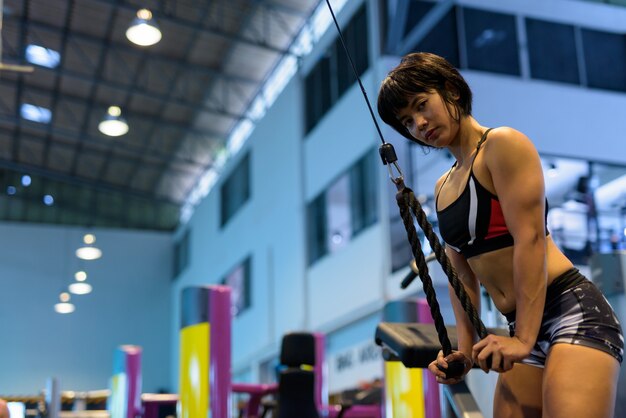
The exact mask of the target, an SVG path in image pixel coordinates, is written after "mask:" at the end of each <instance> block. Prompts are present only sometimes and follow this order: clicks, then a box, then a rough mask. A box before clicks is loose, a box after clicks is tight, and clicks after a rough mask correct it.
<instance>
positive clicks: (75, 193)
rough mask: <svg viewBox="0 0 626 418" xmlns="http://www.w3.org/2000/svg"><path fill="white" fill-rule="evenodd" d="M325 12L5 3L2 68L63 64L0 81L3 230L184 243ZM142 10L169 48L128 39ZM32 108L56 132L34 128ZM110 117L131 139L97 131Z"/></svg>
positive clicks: (212, 5) (308, 0) (269, 6)
mask: <svg viewBox="0 0 626 418" xmlns="http://www.w3.org/2000/svg"><path fill="white" fill-rule="evenodd" d="M318 2H319V0H160V1H159V0H146V1H135V0H119V1H105V0H4V5H3V8H2V10H3V27H2V31H1V34H2V62H3V63H4V64H17V65H32V64H29V63H28V62H27V61H26V59H25V51H26V48H27V46H28V45H31V44H32V45H39V46H43V47H45V48H49V49H52V50H55V51H57V52H58V53H59V54H60V62H59V64H58V66H57V67H55V68H47V67H44V66H40V65H35V66H34V67H35V69H34V71H33V72H32V73H21V72H15V71H11V70H7V69H3V70H0V220H5V221H15V222H36V223H50V224H68V225H83V226H90V227H91V226H107V227H117V228H138V229H153V230H173V229H174V228H175V227H176V226H177V224H178V220H179V212H180V208H181V206H182V204H183V203H184V201H185V199H186V198H187V196H188V194H189V192H190V191H191V190H192V188H193V187H194V186H195V185H196V183H197V181H198V179H199V177H200V176H201V174H202V173H204V172H205V171H206V170H207V169H208V168H210V167H211V164H212V162H213V160H214V158H215V157H216V154H217V153H219V152H220V151H221V150H222V149H223V148H224V146H225V144H226V140H227V138H228V135H229V133H230V132H231V130H232V128H233V127H234V126H235V124H236V123H237V122H239V121H241V120H242V118H245V117H246V110H247V108H248V105H249V104H250V103H251V101H252V99H253V98H254V97H255V96H256V93H257V92H258V91H259V88H260V87H261V85H262V83H263V82H264V81H265V79H266V78H267V76H268V75H269V74H270V72H271V70H272V69H273V68H274V67H275V65H276V64H277V62H278V60H279V59H281V58H282V57H283V56H284V54H286V53H288V51H289V47H290V45H291V43H292V40H293V38H294V36H295V35H296V34H297V33H298V32H299V31H300V30H301V28H302V27H303V25H304V23H305V21H306V19H308V18H309V17H310V14H311V12H312V11H313V9H314V7H315V6H316V5H317V4H318ZM140 8H148V9H150V10H151V11H152V13H153V16H154V19H155V21H156V23H157V24H158V25H159V27H160V29H161V31H162V33H163V38H162V40H161V41H160V42H159V43H157V44H156V45H153V46H150V47H139V46H136V45H134V44H132V43H131V42H129V41H128V39H126V36H125V32H126V29H127V28H128V26H129V24H130V23H131V21H132V20H133V18H134V17H135V14H136V12H137V10H138V9H140ZM23 104H30V105H33V106H37V107H41V108H45V109H48V110H50V112H51V119H50V122H48V123H40V122H33V121H31V120H27V119H25V118H24V117H22V116H21V108H22V105H23ZM111 105H117V106H119V107H120V108H121V109H122V112H123V116H124V117H125V118H126V120H127V121H128V124H129V127H130V129H129V132H128V133H127V134H126V135H123V136H120V137H109V136H106V135H104V134H102V133H100V132H99V131H98V123H99V122H100V121H101V119H102V117H103V116H104V115H105V113H106V111H107V108H108V107H109V106H111ZM24 175H29V176H30V178H31V179H32V182H31V184H30V185H29V186H28V187H26V186H24V185H22V183H21V179H22V177H23V176H24ZM46 195H50V196H52V198H53V200H54V202H53V204H52V205H50V206H48V205H46V204H44V202H43V199H44V196H46ZM48 199H49V198H48ZM48 203H50V201H49V200H48Z"/></svg>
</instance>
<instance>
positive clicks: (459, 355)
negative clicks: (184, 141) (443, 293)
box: [428, 175, 480, 384]
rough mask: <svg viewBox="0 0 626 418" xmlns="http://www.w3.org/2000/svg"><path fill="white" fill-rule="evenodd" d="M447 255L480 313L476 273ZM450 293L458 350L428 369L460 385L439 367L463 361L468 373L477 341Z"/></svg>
mask: <svg viewBox="0 0 626 418" xmlns="http://www.w3.org/2000/svg"><path fill="white" fill-rule="evenodd" d="M445 177H446V175H444V176H442V177H441V178H440V179H439V181H437V184H436V185H435V196H436V195H437V193H438V190H439V189H440V188H441V184H442V182H443V181H444V178H445ZM446 254H447V256H448V258H449V259H450V263H451V264H452V267H454V269H455V271H456V273H457V276H458V278H459V280H460V281H461V283H463V287H464V288H465V290H466V292H467V294H468V297H469V298H470V300H471V301H472V304H473V305H474V306H475V307H476V309H477V311H478V312H480V286H479V284H478V280H477V279H476V276H475V275H474V272H473V271H472V269H471V268H470V266H469V264H468V263H467V260H466V259H465V257H464V256H463V255H461V254H459V253H457V252H456V251H455V250H453V249H452V248H450V247H448V246H446ZM448 292H449V294H450V302H451V304H452V309H453V311H454V317H455V320H456V329H457V340H458V349H457V351H456V352H453V353H452V354H451V355H450V356H448V357H445V358H444V357H443V353H442V352H441V351H440V352H439V356H437V359H436V360H435V361H433V362H432V363H431V364H430V365H429V367H428V369H429V370H430V371H431V372H432V373H433V374H434V375H435V376H437V381H438V382H439V383H445V384H454V383H458V382H459V381H460V380H461V379H462V378H463V376H461V377H459V378H456V379H454V378H453V379H446V378H445V373H444V372H443V371H442V370H441V369H440V368H439V367H438V366H440V367H442V368H444V369H445V368H447V367H448V362H451V361H463V362H464V363H465V365H466V367H465V373H467V372H468V371H469V370H470V369H471V367H472V364H473V361H472V346H473V345H474V342H475V341H476V332H475V331H474V326H473V325H472V323H471V321H470V320H469V317H468V316H467V314H466V313H465V310H464V309H463V306H462V305H461V302H460V301H459V299H458V298H457V296H456V294H455V293H454V289H453V288H452V286H450V285H448Z"/></svg>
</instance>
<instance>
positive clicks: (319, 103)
mask: <svg viewBox="0 0 626 418" xmlns="http://www.w3.org/2000/svg"><path fill="white" fill-rule="evenodd" d="M304 85H305V92H306V102H305V106H306V131H307V132H309V131H310V130H311V129H313V127H314V126H315V125H317V122H319V121H320V119H322V117H323V116H324V114H325V113H326V111H327V110H328V109H330V106H331V90H330V88H329V86H330V55H328V54H327V55H325V56H323V57H322V58H321V59H320V60H319V61H318V62H317V64H316V65H315V67H314V68H313V70H311V72H310V73H309V75H307V77H306V79H305V81H304Z"/></svg>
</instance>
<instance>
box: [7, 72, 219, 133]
mask: <svg viewBox="0 0 626 418" xmlns="http://www.w3.org/2000/svg"><path fill="white" fill-rule="evenodd" d="M96 84H97V83H96ZM0 86H6V87H14V82H12V81H9V80H4V79H1V78H0ZM25 88H26V89H28V90H29V91H32V92H34V93H37V94H41V95H44V96H50V95H51V94H54V92H53V91H51V90H48V89H45V88H42V87H38V86H34V85H32V84H25ZM62 98H63V100H67V101H68V102H73V103H75V104H77V105H79V106H81V107H83V106H84V105H85V102H86V101H87V98H85V97H81V96H76V95H73V94H69V93H63V95H62ZM20 104H21V103H20ZM110 105H111V103H103V102H100V101H98V102H97V103H96V106H97V107H99V108H102V114H103V115H104V114H105V110H106V109H107V108H108V107H109V106H110ZM17 109H19V105H18V107H17ZM126 117H127V119H139V120H143V121H146V122H148V123H158V124H159V126H160V127H164V126H171V127H174V128H177V129H180V130H182V131H186V132H189V133H191V134H193V135H198V136H208V137H210V138H215V139H218V140H223V139H224V136H225V134H224V133H223V132H215V131H211V130H208V129H196V128H192V127H190V124H186V123H181V122H178V121H173V120H166V119H163V118H162V117H158V116H155V115H151V114H147V113H144V112H137V111H132V112H130V113H128V114H127V115H126Z"/></svg>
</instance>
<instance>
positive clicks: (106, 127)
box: [98, 106, 128, 136]
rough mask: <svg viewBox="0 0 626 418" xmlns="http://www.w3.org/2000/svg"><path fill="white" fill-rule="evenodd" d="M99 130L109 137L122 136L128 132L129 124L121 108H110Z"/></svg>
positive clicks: (99, 125)
mask: <svg viewBox="0 0 626 418" xmlns="http://www.w3.org/2000/svg"><path fill="white" fill-rule="evenodd" d="M98 130H99V131H100V132H102V133H103V134H105V135H107V136H121V135H124V134H125V133H126V132H128V123H127V122H126V119H124V118H123V117H122V109H120V108H119V106H109V108H108V110H107V114H106V115H104V118H103V119H102V121H101V122H100V123H99V124H98Z"/></svg>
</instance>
